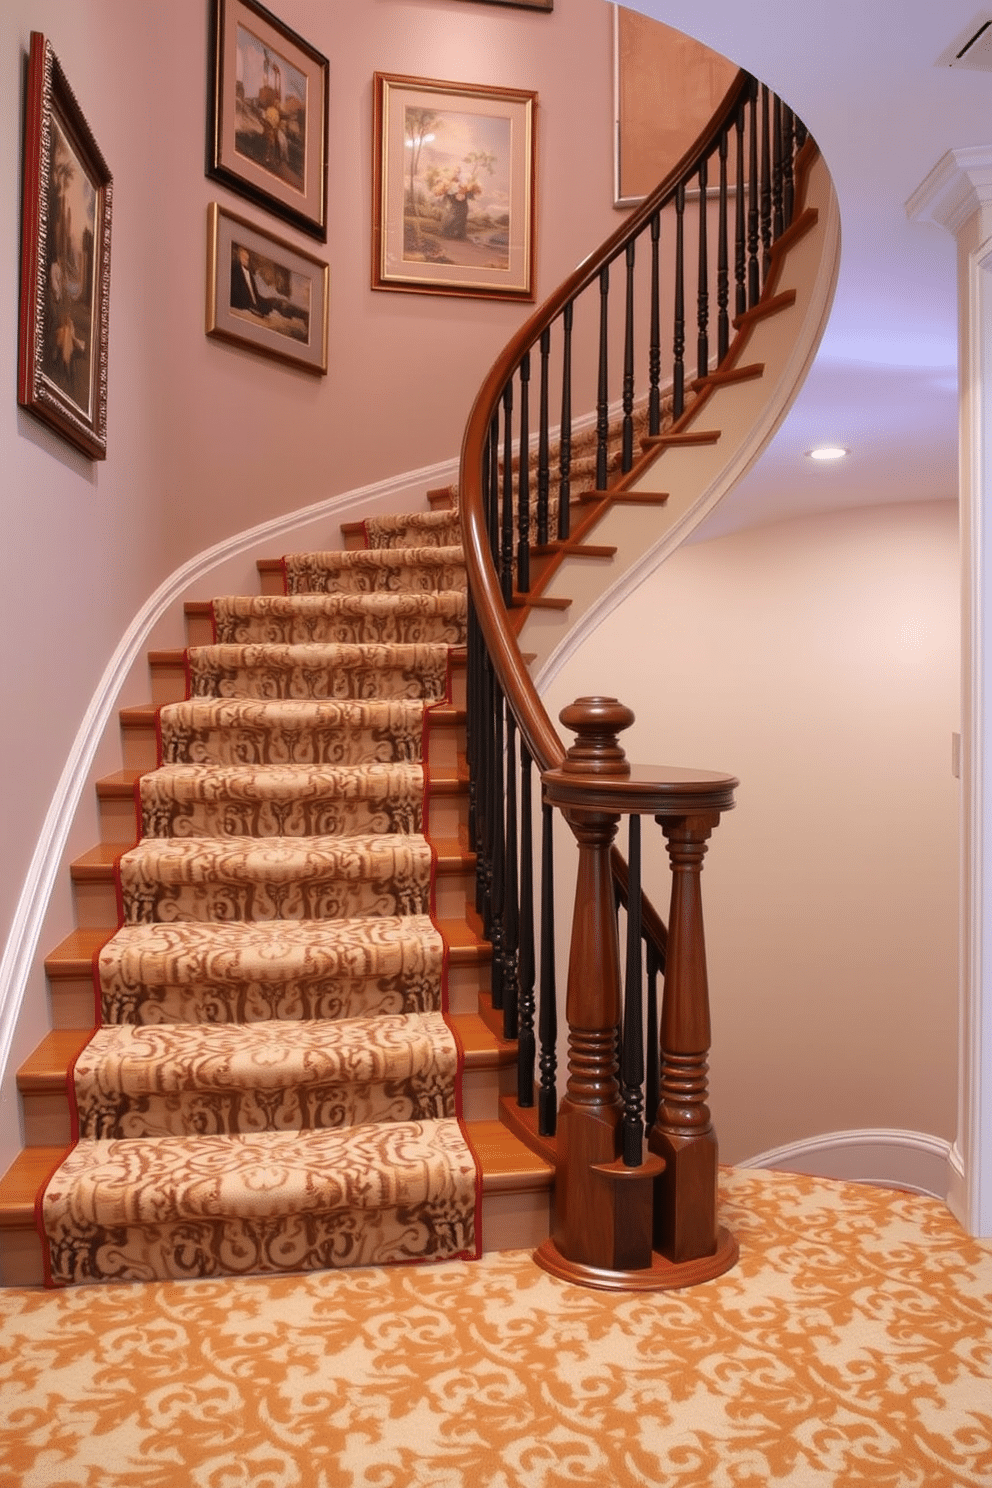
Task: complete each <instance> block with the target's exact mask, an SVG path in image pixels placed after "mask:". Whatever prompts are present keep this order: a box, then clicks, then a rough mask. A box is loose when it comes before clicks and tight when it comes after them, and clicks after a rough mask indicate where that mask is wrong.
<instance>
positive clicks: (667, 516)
mask: <svg viewBox="0 0 992 1488" xmlns="http://www.w3.org/2000/svg"><path fill="white" fill-rule="evenodd" d="M802 207H803V208H807V207H812V208H813V209H815V211H816V212H817V214H818V215H817V221H816V224H815V226H813V227H812V228H811V230H809V231H808V232H806V233H805V234H804V235H803V236H801V237H799V238H798V239H797V241H795V242H793V243H791V244H790V245H789V247H788V249H787V251H786V252H784V253H783V254H782V259H781V263H780V266H779V270H778V273H777V274H776V275H775V276H774V278H773V280H772V282H771V283H770V285H769V286H768V289H767V291H766V294H765V296H763V300H764V301H766V302H767V301H769V300H775V299H777V298H778V297H779V296H781V295H783V294H791V293H793V292H794V295H795V299H794V302H793V303H791V304H788V305H785V306H782V307H780V308H778V309H776V310H775V311H774V313H772V314H768V315H759V316H757V317H753V318H752V319H751V321H750V323H749V324H748V325H747V326H746V327H745V328H744V330H743V331H742V333H741V335H740V336H739V337H738V338H737V340H736V341H735V343H734V345H733V346H732V347H731V350H730V353H729V355H728V361H730V360H732V361H733V362H734V364H735V365H737V366H741V367H743V366H744V365H749V364H754V363H758V364H759V365H760V364H763V368H764V370H763V372H762V374H761V376H760V377H755V378H753V379H750V380H744V381H740V382H728V383H726V384H724V385H716V386H713V387H712V388H711V389H710V390H708V391H707V392H705V393H704V395H703V396H702V397H700V399H699V400H698V401H697V403H695V404H693V406H692V407H691V409H690V410H689V412H688V414H687V415H686V416H685V418H684V419H683V420H682V421H681V422H680V424H679V429H680V430H682V431H685V432H686V433H690V434H691V433H693V432H694V431H697V430H698V431H705V430H718V431H719V432H720V438H719V439H718V440H716V441H714V442H712V443H701V444H695V445H687V446H686V447H684V448H680V447H677V446H671V447H668V448H664V449H662V450H659V452H658V454H657V455H656V457H655V458H654V460H653V461H651V462H650V463H646V464H645V465H643V466H642V468H641V469H640V471H639V472H638V473H637V474H636V475H635V478H634V479H633V480H632V481H631V482H630V483H629V485H628V490H630V491H631V492H639V493H641V494H643V495H647V494H649V493H658V492H665V493H667V496H668V499H667V501H666V502H665V504H664V505H657V504H654V503H650V502H646V503H642V504H637V503H636V502H630V503H623V502H619V501H616V502H614V503H613V504H612V505H610V507H609V508H608V509H607V510H606V511H605V513H604V515H603V516H602V517H601V519H600V520H599V522H598V523H597V524H596V526H595V528H594V529H592V531H591V533H589V534H585V536H588V537H589V539H590V540H591V541H592V542H594V543H596V544H604V545H608V546H613V547H615V548H616V553H615V556H614V557H613V558H612V559H610V560H609V561H608V562H607V561H603V560H598V561H596V562H592V561H589V560H583V559H582V558H580V557H575V556H573V555H568V556H566V557H565V558H564V559H563V561H562V563H561V565H560V567H559V568H558V569H557V571H556V572H555V574H554V575H553V576H552V577H551V578H550V580H549V582H548V584H547V586H546V588H545V589H544V590H543V591H542V598H551V599H554V598H568V599H569V600H570V601H571V603H570V605H569V607H568V609H567V610H552V609H533V610H531V611H529V612H528V614H527V616H526V618H525V619H524V621H523V624H522V626H521V629H520V631H519V634H518V644H519V646H520V649H521V651H523V652H524V653H526V654H528V655H531V656H533V657H534V661H533V663H532V671H533V675H534V678H535V683H536V685H537V687H538V688H539V690H540V689H543V688H545V687H546V686H548V685H549V684H550V683H551V682H552V681H553V680H554V678H555V677H556V676H557V675H558V673H559V672H560V670H561V669H562V667H563V666H564V665H565V664H566V662H567V661H568V660H569V659H570V658H571V657H572V656H573V655H574V654H575V653H576V652H577V651H578V650H579V649H580V648H581V646H582V644H583V642H584V641H585V640H586V639H587V638H588V636H590V635H591V634H592V632H593V631H594V630H595V629H596V628H597V626H598V625H600V624H601V623H602V621H603V620H605V619H606V617H607V616H608V615H609V614H611V613H612V611H613V610H615V609H616V608H617V606H618V605H620V604H622V603H623V601H624V600H625V599H626V598H627V596H628V595H630V594H632V593H633V591H634V590H635V589H636V588H637V587H638V586H639V585H640V584H642V583H643V582H644V581H645V580H646V579H647V578H648V577H649V575H650V574H652V573H653V572H654V570H655V569H656V568H658V567H659V566H660V565H661V564H662V563H663V562H664V561H665V559H666V558H668V557H669V556H670V555H671V554H672V553H673V552H675V550H676V549H677V548H678V547H680V546H681V544H682V543H684V542H685V541H686V540H687V538H688V537H689V536H690V535H691V533H692V532H693V531H694V530H695V529H696V528H697V527H698V526H699V525H700V523H702V522H703V521H704V520H705V518H706V517H707V516H708V515H709V513H710V512H711V511H713V509H714V508H715V507H716V506H717V505H718V503H719V502H720V501H721V500H722V499H723V498H724V497H725V496H726V495H727V494H728V493H729V492H730V491H731V490H732V489H733V487H734V486H735V485H736V484H737V483H738V481H740V480H741V479H742V477H743V476H744V475H745V474H746V473H747V471H748V470H750V468H751V467H752V466H753V465H754V463H755V462H756V461H757V459H758V457H759V456H760V454H761V452H762V451H763V450H764V449H765V447H766V446H767V445H768V443H769V442H770V441H771V439H772V437H773V436H774V434H775V433H776V431H777V430H778V428H779V426H780V424H781V423H782V421H783V420H784V418H785V416H786V414H787V413H788V411H789V409H790V407H791V406H792V403H793V402H794V400H795V398H796V396H797V395H798V393H799V390H800V388H801V387H802V384H803V381H804V380H805V377H806V374H807V373H808V371H809V369H810V366H811V365H812V362H813V359H814V357H815V355H816V350H817V347H818V346H819V343H820V340H821V338H822V336H823V332H824V330H825V328H826V324H827V320H828V318H829V313H830V307H831V304H832V302H833V294H834V289H835V286H836V282H837V273H838V269H839V265H840V214H839V209H838V205H837V198H836V195H835V193H834V190H833V185H832V182H831V180H830V175H829V172H828V171H827V169H826V166H825V164H824V162H823V158H822V156H820V155H817V157H816V159H815V160H814V161H813V163H812V165H811V168H810V171H809V175H808V178H807V188H806V194H805V199H804V202H803V203H802ZM798 216H799V211H797V217H798Z"/></svg>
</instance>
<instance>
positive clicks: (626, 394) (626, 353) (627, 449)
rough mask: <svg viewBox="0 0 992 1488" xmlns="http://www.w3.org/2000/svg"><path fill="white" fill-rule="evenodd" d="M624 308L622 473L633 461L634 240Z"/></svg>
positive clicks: (628, 259)
mask: <svg viewBox="0 0 992 1488" xmlns="http://www.w3.org/2000/svg"><path fill="white" fill-rule="evenodd" d="M626 268H627V279H626V309H625V315H624V329H623V440H622V445H621V453H620V468H621V470H622V471H623V473H624V475H626V474H627V471H628V470H629V469H630V467H631V466H632V465H633V463H634V241H633V239H631V241H630V242H629V243H628V244H627V252H626Z"/></svg>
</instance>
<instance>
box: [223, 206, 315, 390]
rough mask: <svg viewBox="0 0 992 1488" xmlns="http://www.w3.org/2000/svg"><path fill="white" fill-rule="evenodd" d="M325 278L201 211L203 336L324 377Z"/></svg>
mask: <svg viewBox="0 0 992 1488" xmlns="http://www.w3.org/2000/svg"><path fill="white" fill-rule="evenodd" d="M329 285H330V270H329V269H328V266H327V264H326V263H323V262H322V261H321V260H320V259H318V258H314V256H313V255H312V254H310V253H305V252H304V251H303V249H302V248H297V247H296V246H295V245H294V244H292V243H287V242H286V241H285V239H283V238H277V237H276V236H275V234H274V233H270V232H267V231H266V230H265V229H264V228H261V227H259V226H258V225H257V223H254V222H249V221H248V219H247V218H246V217H241V216H239V215H238V213H236V212H229V211H227V210H226V209H225V208H224V207H221V206H220V205H219V204H218V203H217V202H211V203H210V204H209V206H208V207H207V317H206V332H207V335H208V336H218V337H220V338H221V340H224V341H233V342H235V343H236V344H238V345H240V346H245V347H247V348H249V349H250V350H251V351H259V352H261V353H262V355H263V356H268V357H274V358H276V360H277V361H281V362H289V363H290V364H291V365H292V366H295V367H300V368H302V370H303V371H305V372H314V373H317V374H318V375H319V374H321V373H324V372H326V371H327V311H328V294H329Z"/></svg>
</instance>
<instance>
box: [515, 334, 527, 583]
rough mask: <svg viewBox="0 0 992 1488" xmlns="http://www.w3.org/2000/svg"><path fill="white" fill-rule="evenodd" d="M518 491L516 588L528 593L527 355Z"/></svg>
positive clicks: (522, 368)
mask: <svg viewBox="0 0 992 1488" xmlns="http://www.w3.org/2000/svg"><path fill="white" fill-rule="evenodd" d="M517 458H518V466H519V482H518V484H519V489H518V492H517V589H518V590H519V592H520V593H521V594H527V593H528V592H529V590H530V352H529V351H526V352H524V357H523V361H522V362H521V363H520V444H519V454H518V457H517Z"/></svg>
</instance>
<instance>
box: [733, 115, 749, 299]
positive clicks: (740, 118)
mask: <svg viewBox="0 0 992 1488" xmlns="http://www.w3.org/2000/svg"><path fill="white" fill-rule="evenodd" d="M734 127H735V130H736V138H737V147H736V153H735V156H734V160H735V164H736V169H737V182H736V185H735V186H734V288H735V291H736V298H735V301H734V304H735V309H734V314H735V316H737V315H743V314H744V312H745V310H746V309H747V234H746V232H745V227H744V190H745V187H744V105H743V104H742V105H741V107H740V109H739V110H738V113H737V122H736V125H735V126H734Z"/></svg>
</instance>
